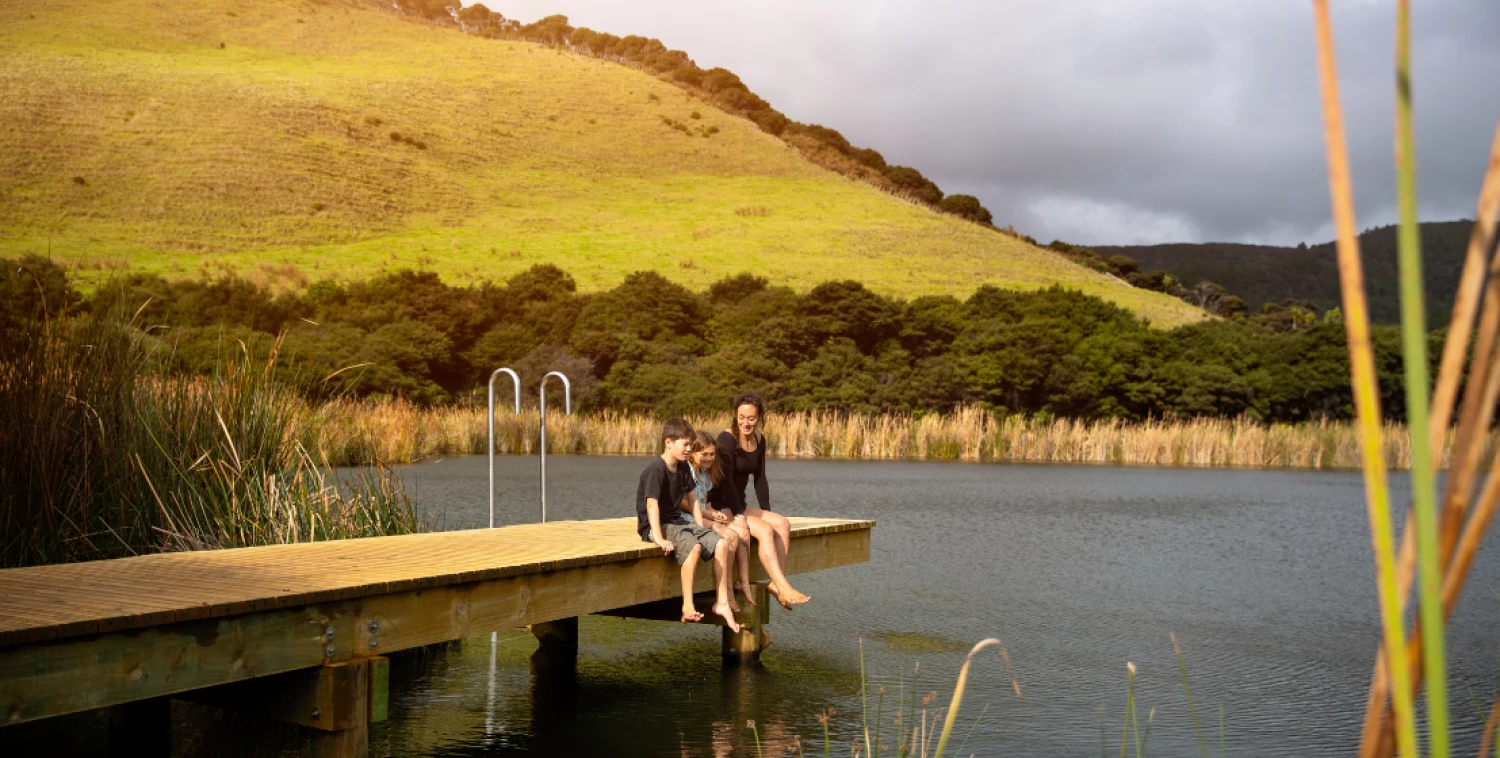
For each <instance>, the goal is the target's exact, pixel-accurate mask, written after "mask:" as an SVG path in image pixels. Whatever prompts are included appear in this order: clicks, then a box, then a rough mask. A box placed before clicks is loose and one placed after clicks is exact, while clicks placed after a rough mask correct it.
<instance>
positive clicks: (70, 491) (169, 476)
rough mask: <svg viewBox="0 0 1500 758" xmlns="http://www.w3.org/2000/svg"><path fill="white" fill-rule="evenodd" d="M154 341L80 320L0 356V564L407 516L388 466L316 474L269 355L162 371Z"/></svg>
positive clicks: (413, 519)
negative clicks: (184, 372) (200, 374)
mask: <svg viewBox="0 0 1500 758" xmlns="http://www.w3.org/2000/svg"><path fill="white" fill-rule="evenodd" d="M164 349H166V348H165V346H164V345H163V344H162V343H160V342H158V341H156V340H154V339H153V338H151V337H150V336H148V335H146V334H144V333H142V332H141V331H139V330H137V329H135V328H133V327H131V326H130V325H128V324H125V323H121V321H119V320H113V319H108V318H86V319H81V320H74V321H70V322H63V323H53V324H48V325H46V326H44V327H42V328H40V329H39V330H38V331H37V332H36V333H35V334H32V335H30V339H28V340H27V341H26V342H25V344H24V345H23V346H22V347H21V348H20V350H19V351H18V352H17V353H16V354H14V355H7V356H3V357H0V535H4V541H3V542H0V566H3V567H14V566H25V565H36V564H43V563H64V562H71V561H80V560H91V559H97V558H109V557H118V556H122V555H131V554H138V553H146V552H155V551H165V550H185V549H199V548H217V547H238V546H246V545H261V544H268V543H280V542H301V541H308V540H321V539H338V538H343V537H358V536H373V535H383V534H399V533H405V532H411V531H415V530H417V529H418V528H420V527H421V524H419V522H418V519H417V516H416V511H415V508H414V507H413V504H412V503H411V502H410V501H409V500H408V499H407V497H406V495H405V492H404V491H403V490H402V488H401V484H400V482H399V480H397V479H396V478H395V477H394V476H393V475H392V474H391V473H390V472H389V471H388V470H385V469H380V468H376V469H374V470H369V471H366V472H363V473H362V474H359V475H356V476H354V477H352V478H350V479H348V480H346V481H335V480H333V479H332V478H330V476H329V474H327V473H326V465H327V463H328V459H327V458H326V456H325V455H324V454H323V453H322V451H320V450H319V449H318V448H317V447H316V446H314V445H308V444H305V442H304V438H307V437H315V436H316V435H310V434H308V433H307V428H308V424H309V422H311V421H314V420H315V418H314V414H312V413H311V409H310V408H309V407H308V406H307V404H306V403H305V402H304V401H302V400H301V399H300V397H299V396H298V395H296V394H295V393H294V392H293V391H292V390H290V389H288V388H287V387H285V386H283V385H281V384H279V383H277V382H276V381H274V380H273V379H272V378H271V369H272V366H271V365H270V364H254V363H250V362H249V361H247V360H244V359H242V358H238V359H237V358H236V357H235V356H234V355H232V354H230V355H229V356H228V357H227V358H226V360H225V361H224V362H223V363H222V365H221V366H220V368H219V369H218V370H217V371H215V372H214V373H213V374H212V375H210V376H208V377H204V378H184V377H175V376H172V375H170V374H168V373H167V372H166V370H165V365H166V363H167V362H166V361H164V360H160V358H161V357H162V356H161V351H163V350H164Z"/></svg>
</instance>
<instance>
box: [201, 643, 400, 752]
mask: <svg viewBox="0 0 1500 758" xmlns="http://www.w3.org/2000/svg"><path fill="white" fill-rule="evenodd" d="M389 687H390V659H388V658H385V657H384V656H372V657H369V658H359V659H356V660H352V661H346V662H342V663H328V664H324V665H322V666H315V667H313V668H308V669H300V670H297V671H288V672H286V673H284V674H274V675H272V676H266V677H260V678H257V679H251V680H248V681H244V682H238V683H235V684H227V685H221V686H219V687H212V688H208V689H203V690H194V691H190V692H187V693H183V694H182V695H181V696H180V697H183V698H184V699H187V700H191V701H193V702H197V703H202V704H204V705H211V706H215V707H218V708H224V709H226V710H233V711H238V712H241V713H246V714H250V715H254V716H258V717H261V718H266V719H270V720H274V721H282V722H286V723H289V724H296V725H298V726H302V727H305V728H307V730H308V732H307V739H308V744H309V746H310V748H311V750H310V751H309V752H308V755H309V756H310V758H365V756H366V755H368V753H369V726H370V724H372V723H379V722H381V721H385V720H386V718H387V716H388V704H389V701H390V699H389Z"/></svg>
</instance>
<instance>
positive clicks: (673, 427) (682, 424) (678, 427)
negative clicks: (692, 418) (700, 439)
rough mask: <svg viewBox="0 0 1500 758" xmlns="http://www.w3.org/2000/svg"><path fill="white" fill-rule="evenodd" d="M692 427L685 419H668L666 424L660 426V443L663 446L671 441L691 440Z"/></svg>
mask: <svg viewBox="0 0 1500 758" xmlns="http://www.w3.org/2000/svg"><path fill="white" fill-rule="evenodd" d="M692 437H693V425H692V424H689V423H688V422H687V419H681V418H669V419H667V423H665V424H662V425H661V441H662V443H663V444H665V443H667V442H670V441H672V440H685V439H692Z"/></svg>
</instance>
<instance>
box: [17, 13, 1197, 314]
mask: <svg viewBox="0 0 1500 758" xmlns="http://www.w3.org/2000/svg"><path fill="white" fill-rule="evenodd" d="M498 10H501V11H502V12H503V11H504V8H498ZM48 251H50V254H51V255H52V256H54V257H55V258H58V259H59V260H62V261H65V262H67V263H68V264H70V265H72V266H74V267H76V268H77V269H78V270H79V271H80V272H82V274H83V276H84V277H85V279H87V278H90V277H92V278H97V277H100V276H104V275H106V274H107V272H108V271H110V270H114V269H119V268H126V267H128V268H129V269H130V270H134V271H153V272H159V273H164V274H168V275H181V276H190V275H195V274H196V273H197V272H199V271H201V270H209V271H228V270H233V271H237V272H239V273H241V274H244V275H246V276H250V277H252V278H258V279H261V280H263V281H275V282H280V283H282V284H285V285H289V286H300V285H303V284H305V283H306V282H308V281H313V280H317V279H320V278H325V277H337V278H342V279H352V278H360V277H364V276H368V275H371V274H374V273H377V272H380V271H382V270H388V269H394V268H426V269H431V270H434V271H437V272H438V273H440V274H441V275H443V276H444V277H445V278H447V279H449V280H450V281H454V282H457V283H465V282H470V281H478V280H483V279H498V278H502V277H504V276H507V275H509V274H512V273H514V272H517V271H519V270H522V269H524V268H526V267H528V266H530V265H532V264H534V263H538V262H553V263H557V264H558V265H560V266H562V267H563V268H565V269H566V270H568V271H569V272H571V273H573V274H574V276H576V277H577V278H578V280H579V284H580V286H581V287H582V288H584V289H588V290H592V289H600V288H605V287H609V286H612V285H614V284H616V283H618V282H619V281H620V280H621V279H623V278H624V276H625V275H626V274H628V273H629V272H631V271H635V270H642V269H650V270H656V271H659V272H661V273H663V274H665V275H666V276H668V277H669V278H671V279H673V280H676V281H679V282H682V283H684V284H687V285H689V286H691V287H695V288H701V287H703V286H704V285H706V284H708V283H709V282H712V281H714V280H716V279H719V278H721V277H723V276H725V275H727V274H732V273H737V272H740V271H744V270H754V271H758V272H760V273H762V274H763V275H765V276H767V277H768V278H770V279H771V280H772V281H773V282H776V283H785V284H790V285H792V286H794V287H798V288H803V289H805V288H808V287H811V286H812V285H813V284H816V283H818V282H821V281H824V280H828V279H833V278H853V279H857V280H860V281H862V282H864V283H865V284H866V285H868V286H869V287H871V288H872V289H875V290H877V291H880V292H883V293H886V294H893V295H901V296H914V295H921V294H934V293H951V294H955V295H959V296H965V295H967V294H968V293H969V292H971V291H972V290H973V289H974V287H976V286H977V285H979V284H981V283H994V284H998V285H1001V286H1006V287H1016V288H1035V287H1041V286H1046V285H1050V284H1054V283H1062V284H1065V285H1067V286H1070V287H1075V288H1078V289H1080V290H1082V291H1084V292H1086V293H1088V294H1093V295H1098V296H1101V297H1104V298H1106V299H1108V300H1111V301H1113V302H1115V303H1118V304H1120V305H1123V306H1125V307H1128V308H1131V309H1132V310H1134V311H1136V312H1137V313H1139V314H1141V315H1142V316H1145V317H1147V318H1150V319H1151V320H1152V321H1153V322H1154V323H1156V324H1159V325H1163V326H1170V325H1176V324H1181V323H1187V322H1192V321H1196V320H1199V319H1201V318H1203V317H1204V316H1203V314H1202V313H1201V312H1200V311H1198V310H1196V309H1194V308H1192V307H1190V306H1188V305H1186V304H1184V303H1182V302H1179V301H1177V300H1174V299H1172V298H1169V297H1166V296H1164V295H1160V294H1156V293H1152V292H1147V291H1143V290H1138V289H1133V288H1131V287H1128V286H1125V285H1123V284H1120V283H1118V282H1116V281H1114V280H1112V279H1109V278H1108V277H1105V276H1103V275H1100V274H1098V273H1095V272H1092V271H1088V270H1086V269H1084V268H1082V267H1080V266H1077V265H1075V264H1073V263H1071V262H1069V261H1067V260H1065V259H1063V258H1062V257H1060V256H1058V255H1056V254H1054V253H1052V252H1049V251H1043V250H1040V249H1038V248H1036V247H1033V246H1030V245H1027V244H1024V243H1023V242H1019V241H1017V240H1014V239H1012V238H1010V237H1007V236H1004V235H1001V234H998V233H996V232H994V231H990V230H987V229H985V228H982V227H980V226H977V225H975V224H971V223H968V222H965V221H961V220H959V219H956V218H954V217H951V216H946V215H942V214H938V213H934V212H932V211H931V210H929V209H927V208H924V207H920V206H916V205H913V204H910V203H907V202H904V201H902V200H899V199H896V198H894V197H892V196H890V195H887V194H885V193H883V192H881V191H879V190H876V189H874V188H872V187H870V186H868V185H865V184H862V183H859V182H856V181H852V180H850V179H847V178H844V177H842V176H839V175H836V174H833V173H831V172H828V171H826V170H823V169H821V168H818V167H817V166H814V165H812V164H811V163H809V162H808V161H807V160H805V159H804V158H802V157H801V155H800V154H799V153H798V152H797V151H796V150H794V149H792V148H790V147H789V146H788V145H787V144H785V143H783V142H781V141H779V140H777V139H775V138H774V137H771V136H769V135H767V134H764V133H762V132H761V131H760V130H759V129H758V128H756V126H755V125H754V124H752V123H750V122H749V121H746V120H744V119H741V118H738V117H733V116H729V115H726V114H725V113H723V112H722V111H719V110H717V109H715V108H713V107H710V106H708V105H707V104H705V103H703V102H701V101H699V100H697V99H694V98H692V97H690V96H688V95H687V94H685V93H683V92H682V91H681V90H679V89H677V88H676V87H674V86H672V85H670V84H668V83H666V82H663V81H660V80H658V79H656V78H654V77H652V76H649V75H647V74H644V73H642V72H640V71H637V70H633V69H630V68H627V67H624V66H620V65H616V64H612V63H608V62H605V61H601V60H598V59H594V58H588V57H583V56H578V55H573V54H569V53H563V52H559V51H557V50H554V49H550V48H547V47H543V46H539V45H533V44H529V43H523V42H511V41H498V40H488V39H482V38H477V37H472V36H467V35H464V34H461V33H459V32H457V31H455V30H452V29H445V28H439V27H435V26H431V25H429V24H427V23H425V22H422V21H419V20H414V19H411V18H408V17H403V16H398V15H396V14H394V13H392V12H389V11H387V10H384V9H382V8H381V7H379V6H378V5H376V4H366V3H364V2H361V1H360V0H257V1H256V2H244V1H243V0H241V1H240V2H228V1H227V0H195V2H191V3H167V2H161V1H159V0H114V1H112V2H108V3H103V2H98V1H97V0H45V1H43V0H8V2H5V3H3V4H0V256H15V255H19V254H23V253H28V252H39V253H47V252H48Z"/></svg>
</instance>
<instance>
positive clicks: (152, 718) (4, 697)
mask: <svg viewBox="0 0 1500 758" xmlns="http://www.w3.org/2000/svg"><path fill="white" fill-rule="evenodd" d="M791 522H792V545H791V550H790V555H789V559H788V563H789V565H788V566H787V573H788V574H797V573H805V572H809V571H818V570H822V569H828V568H835V567H838V566H846V565H850V564H854V563H861V562H865V561H868V560H869V556H870V531H871V529H872V528H873V527H874V522H870V521H848V520H838V519H816V518H792V519H791ZM752 555H753V553H752ZM752 566H753V572H754V573H756V574H757V575H758V577H759V578H760V579H762V580H764V571H763V569H761V567H760V564H759V561H758V560H756V559H753V558H752ZM712 575H713V572H712V570H711V567H710V566H709V565H708V564H702V566H701V568H700V570H699V572H698V587H697V588H698V589H699V590H709V589H711V588H712V586H713V580H712ZM759 586H760V587H762V588H763V587H764V585H759ZM758 594H760V595H761V598H760V608H761V609H762V611H761V613H748V612H747V613H746V614H744V615H743V617H742V619H743V621H742V623H743V624H744V626H745V627H746V628H745V629H744V630H743V631H742V632H741V633H739V634H737V635H735V634H731V633H730V632H729V630H728V628H725V629H724V633H723V637H724V639H723V646H724V652H725V654H726V656H730V657H736V658H740V659H747V660H748V659H753V658H755V657H757V656H758V655H759V651H760V649H761V648H762V647H763V646H764V645H765V644H766V642H767V640H768V638H767V636H766V634H765V630H764V622H765V620H766V619H767V617H766V616H765V615H763V614H764V612H765V609H767V607H768V605H769V604H768V603H767V602H766V601H765V595H764V592H763V590H762V591H760V592H759V593H758ZM680 596H681V589H680V582H679V579H678V571H677V565H676V562H675V561H672V560H671V559H669V558H666V557H664V556H663V555H662V554H661V550H660V549H658V548H656V547H655V546H654V545H651V544H648V543H644V542H641V540H640V538H639V537H637V536H636V534H635V519H633V518H623V519H607V520H601V521H554V522H549V523H545V524H522V525H516V526H508V527H502V528H497V529H476V530H471V531H462V532H433V533H425V534H413V535H405V536H399V537H376V538H370V539H356V540H340V541H333V542H313V543H302V544H295V545H272V546H266V547H253V548H240V549H234V550H213V551H203V552H186V553H165V554H157V555H145V556H139V557H133V558H121V559H117V560H109V561H94V562H89V563H74V564H65V565H57V566H38V567H33V568H23V569H8V570H0V724H18V723H22V722H27V721H34V720H37V719H44V718H49V717H52V716H59V715H63V714H67V713H74V712H78V711H83V710H90V709H95V708H106V707H110V708H114V709H115V711H114V712H112V719H111V721H112V723H114V722H115V721H116V719H115V718H114V713H115V712H118V713H119V714H120V716H121V718H120V719H119V721H120V723H121V724H122V725H123V726H122V729H123V728H125V726H129V724H130V722H131V721H135V722H136V723H140V722H141V721H146V722H148V724H147V726H148V727H156V726H159V727H161V728H162V729H165V722H166V713H167V710H166V706H167V704H168V702H169V701H168V698H169V697H184V698H188V699H193V700H198V701H201V702H206V703H211V704H215V705H221V706H225V707H233V708H238V709H243V710H248V711H252V712H257V713H261V714H263V715H266V716H269V717H272V718H277V719H280V720H284V721H290V722H292V723H297V724H302V725H303V726H307V727H311V728H312V729H314V730H317V736H318V740H317V741H315V744H316V745H317V748H316V752H317V753H319V754H322V755H336V756H358V755H363V754H364V752H365V739H366V737H365V729H366V726H367V725H368V723H369V722H370V720H371V719H374V720H376V721H379V720H382V719H383V718H384V711H385V705H384V704H385V697H386V689H385V672H386V670H387V668H386V665H385V663H386V661H385V659H384V657H383V656H384V655H385V654H387V653H391V652H395V651H400V650H404V649H408V648H414V647H419V646H423V645H430V644H434V643H439V642H446V641H450V640H456V639H462V638H465V637H473V636H476V635H481V634H484V633H487V632H490V631H494V630H498V629H508V628H515V627H520V626H529V627H531V629H532V631H533V633H535V634H536V635H537V637H538V639H539V640H540V641H541V642H542V644H543V646H546V647H553V648H560V649H563V650H565V651H566V650H567V649H569V648H572V649H574V650H576V646H577V628H578V627H577V617H578V616H580V615H583V614H589V613H605V612H608V613H611V614H612V615H621V616H633V617H639V618H663V617H666V618H670V619H671V620H673V621H676V615H675V613H671V611H672V609H673V608H675V607H676V605H677V603H679V602H680V601H674V600H672V599H673V598H680ZM815 608H816V605H813V606H811V607H809V608H808V611H809V612H816V610H815ZM702 610H705V611H706V610H707V609H706V608H702ZM746 610H747V611H748V610H749V609H748V608H747V609H746ZM709 616H710V618H712V615H711V614H709ZM148 731H150V730H149V729H148ZM3 739H4V737H3V727H0V741H3Z"/></svg>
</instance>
